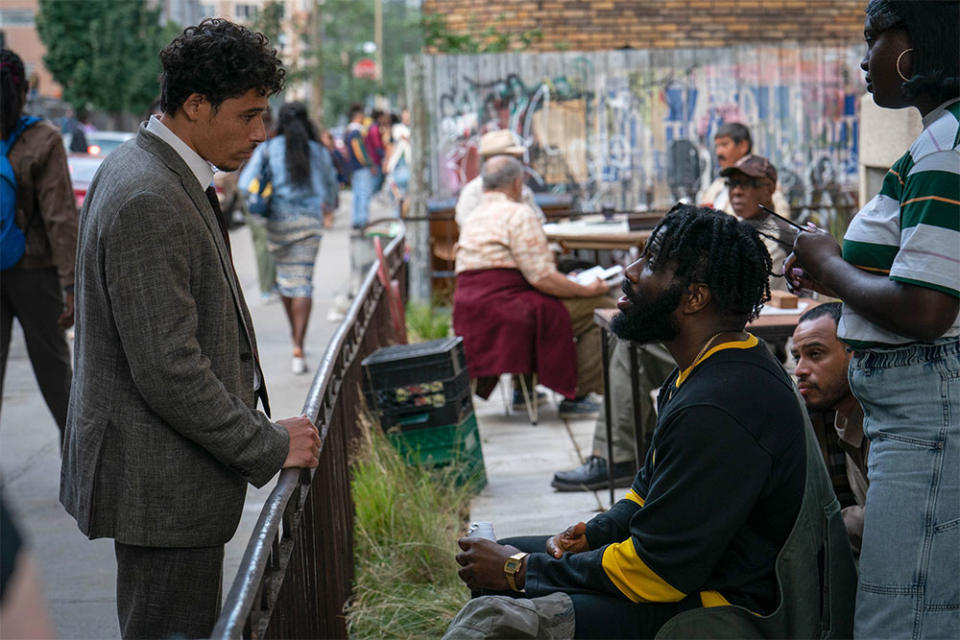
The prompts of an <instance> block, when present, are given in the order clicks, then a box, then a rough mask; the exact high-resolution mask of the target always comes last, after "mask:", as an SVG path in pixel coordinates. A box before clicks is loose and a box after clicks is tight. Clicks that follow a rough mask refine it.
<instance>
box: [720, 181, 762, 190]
mask: <svg viewBox="0 0 960 640" xmlns="http://www.w3.org/2000/svg"><path fill="white" fill-rule="evenodd" d="M769 182H770V181H769V180H767V179H766V178H727V179H726V180H725V181H724V184H726V185H727V189H733V188H734V187H744V188H747V187H752V188H754V189H759V188H760V187H763V186H766V185H767V184H769Z"/></svg>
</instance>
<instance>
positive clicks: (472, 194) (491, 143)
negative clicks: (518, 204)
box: [456, 129, 545, 230]
mask: <svg viewBox="0 0 960 640" xmlns="http://www.w3.org/2000/svg"><path fill="white" fill-rule="evenodd" d="M478 151H479V153H480V157H481V158H483V160H484V161H486V160H488V159H489V158H492V157H494V156H512V157H514V158H516V159H518V160H520V162H524V155H525V154H526V151H527V148H526V147H525V146H523V142H522V141H521V140H520V138H519V137H518V136H517V135H516V134H515V133H514V132H513V131H510V130H509V129H498V130H497V131H488V132H487V133H485V134H483V136H481V137H480V148H479V149H478ZM524 164H526V163H524ZM482 198H483V180H482V179H481V177H480V175H479V174H478V175H477V177H476V178H474V179H473V180H471V181H470V182H468V183H467V184H465V185H463V189H461V190H460V196H459V197H458V198H457V209H456V211H457V213H456V219H457V225H458V226H459V227H460V229H461V230H462V229H463V223H464V221H466V219H467V217H468V216H469V215H470V214H471V213H473V211H474V210H475V209H476V208H477V206H478V205H479V204H480V200H481V199H482ZM522 202H523V203H524V204H526V205H529V206H530V207H531V208H532V209H533V210H534V211H535V212H536V213H537V216H538V217H539V218H540V221H541V222H543V221H544V220H545V217H544V215H543V210H542V209H540V207H539V206H538V205H537V203H536V200H534V198H533V191H531V190H530V187H528V186H527V185H526V184H524V185H523V198H522Z"/></svg>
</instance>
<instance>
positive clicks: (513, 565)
mask: <svg viewBox="0 0 960 640" xmlns="http://www.w3.org/2000/svg"><path fill="white" fill-rule="evenodd" d="M503 568H504V569H505V570H506V571H514V572H515V571H518V570H519V569H520V561H519V560H517V559H516V558H510V559H509V560H507V562H506V564H504V567H503Z"/></svg>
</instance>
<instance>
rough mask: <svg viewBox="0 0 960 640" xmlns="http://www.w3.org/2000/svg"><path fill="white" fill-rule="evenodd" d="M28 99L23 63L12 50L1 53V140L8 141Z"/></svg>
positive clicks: (4, 50)
mask: <svg viewBox="0 0 960 640" xmlns="http://www.w3.org/2000/svg"><path fill="white" fill-rule="evenodd" d="M26 98H27V74H26V73H24V69H23V61H22V60H21V59H20V56H18V55H17V54H15V53H14V52H13V51H10V49H3V50H2V51H0V138H3V139H4V140H6V139H7V138H8V137H9V136H10V134H11V133H13V130H14V129H16V128H17V122H19V120H20V115H21V114H22V113H23V107H24V103H25V101H26Z"/></svg>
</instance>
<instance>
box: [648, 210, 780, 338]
mask: <svg viewBox="0 0 960 640" xmlns="http://www.w3.org/2000/svg"><path fill="white" fill-rule="evenodd" d="M644 253H645V254H647V256H648V259H649V264H650V268H651V269H652V270H654V271H658V270H660V269H661V268H664V267H666V266H667V265H674V267H675V269H676V271H675V274H674V278H675V280H676V281H678V282H679V283H680V284H681V285H683V286H687V285H689V284H691V283H693V282H703V283H704V284H706V285H707V287H708V288H709V289H710V294H711V296H712V297H713V300H714V303H715V304H716V305H717V309H718V311H719V313H720V314H721V315H737V316H740V315H746V317H747V319H748V320H749V319H752V318H755V317H757V315H759V313H760V309H761V308H762V307H763V303H764V302H766V301H767V300H769V299H770V285H769V283H768V279H769V276H770V271H771V268H772V263H771V261H770V254H769V253H767V248H766V247H765V246H764V244H763V241H762V240H761V239H760V236H759V235H758V234H757V230H756V229H755V228H754V227H753V226H751V225H750V224H747V223H746V222H742V221H740V220H737V219H736V218H735V217H733V216H730V215H727V214H726V213H723V212H722V211H717V210H716V209H711V208H710V207H695V206H693V205H689V204H677V205H676V206H674V207H673V209H671V210H670V212H669V213H668V214H667V215H666V216H664V218H663V220H661V221H660V224H658V225H657V226H656V227H655V228H654V230H653V232H652V233H651V235H650V241H649V242H648V243H647V246H646V247H645V248H644Z"/></svg>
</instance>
